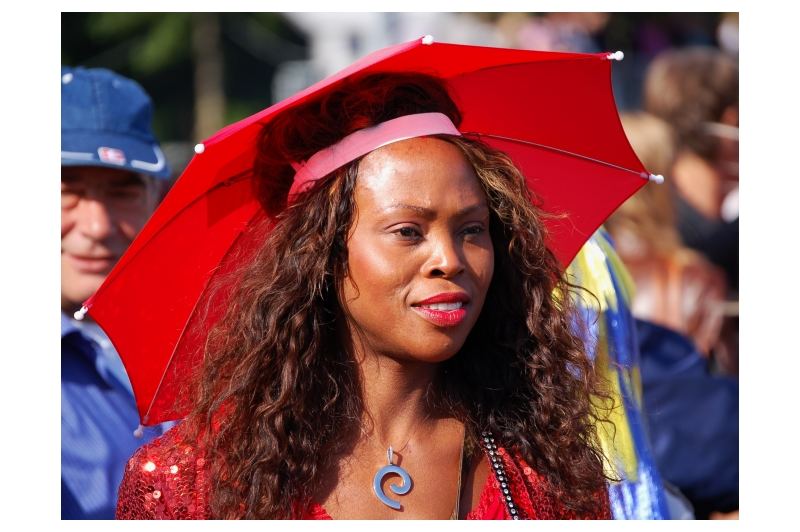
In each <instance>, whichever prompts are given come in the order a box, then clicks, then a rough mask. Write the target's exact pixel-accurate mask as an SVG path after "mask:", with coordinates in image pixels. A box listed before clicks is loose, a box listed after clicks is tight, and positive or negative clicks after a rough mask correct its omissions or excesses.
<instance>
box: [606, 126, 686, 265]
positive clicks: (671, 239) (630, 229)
mask: <svg viewBox="0 0 800 532" xmlns="http://www.w3.org/2000/svg"><path fill="white" fill-rule="evenodd" d="M621 120H622V126H623V128H624V129H625V134H626V135H627V136H628V140H629V141H630V143H631V147H632V148H633V151H634V152H636V155H637V156H638V157H639V160H641V161H642V164H643V165H644V167H645V168H646V169H647V170H648V171H650V172H652V173H654V174H661V175H664V176H666V177H667V182H665V183H664V184H662V185H656V184H654V183H648V184H647V185H645V186H644V187H643V188H642V189H641V190H639V191H638V192H637V193H636V194H634V195H633V196H631V197H630V198H629V199H628V200H627V201H626V202H625V203H623V204H622V205H621V206H620V207H619V209H617V211H616V212H614V214H613V215H611V217H610V218H609V219H608V220H607V222H606V228H607V229H608V231H609V232H610V233H611V234H612V236H614V238H615V240H617V245H618V246H619V247H620V251H621V254H627V253H626V251H628V250H627V249H626V246H628V245H629V243H630V242H632V241H635V244H636V245H637V246H639V247H640V250H639V251H638V252H637V253H642V254H655V255H659V256H665V255H670V254H672V253H673V252H675V251H676V250H677V249H678V248H679V247H680V246H681V239H680V236H679V234H678V231H677V230H676V229H675V212H674V207H673V194H674V191H673V190H672V186H671V185H670V184H669V173H670V169H671V167H672V162H673V160H674V159H675V152H676V143H675V137H674V133H673V131H672V129H671V128H670V127H669V125H668V124H667V123H666V122H664V121H663V120H661V119H660V118H657V117H655V116H654V115H651V114H649V113H646V112H643V111H639V112H631V113H623V114H622V115H621Z"/></svg>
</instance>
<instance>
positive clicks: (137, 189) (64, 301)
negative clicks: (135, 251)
mask: <svg viewBox="0 0 800 532" xmlns="http://www.w3.org/2000/svg"><path fill="white" fill-rule="evenodd" d="M157 201H158V195H157V191H156V186H155V183H154V182H153V181H152V179H151V178H145V177H143V176H140V175H138V174H135V173H133V172H128V171H124V170H116V169H113V168H102V167H93V166H71V167H70V166H63V167H61V309H62V310H64V311H66V312H69V313H71V312H72V311H74V310H77V309H78V308H79V307H80V305H81V303H82V302H83V301H85V300H86V299H87V298H88V297H89V296H91V295H92V294H93V293H94V292H95V290H97V289H98V288H99V287H100V285H101V284H102V283H103V281H104V280H105V278H106V275H108V273H109V272H110V271H111V269H112V268H113V267H114V265H115V264H116V263H117V260H119V258H120V256H121V255H122V254H123V253H124V252H125V250H126V249H127V248H128V246H129V245H130V243H131V242H132V241H133V239H134V237H135V236H136V235H137V233H138V232H139V230H140V229H141V228H142V226H144V223H145V222H146V221H147V219H148V218H149V217H150V214H151V213H152V212H153V210H154V209H155V207H156V203H157Z"/></svg>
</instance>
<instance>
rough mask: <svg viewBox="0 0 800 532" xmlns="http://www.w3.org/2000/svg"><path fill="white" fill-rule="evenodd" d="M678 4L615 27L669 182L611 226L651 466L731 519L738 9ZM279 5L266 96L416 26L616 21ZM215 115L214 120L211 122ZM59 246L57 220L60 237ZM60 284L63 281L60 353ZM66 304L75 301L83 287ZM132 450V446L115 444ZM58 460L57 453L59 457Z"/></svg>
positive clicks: (537, 40) (173, 147)
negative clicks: (287, 49)
mask: <svg viewBox="0 0 800 532" xmlns="http://www.w3.org/2000/svg"><path fill="white" fill-rule="evenodd" d="M688 15H690V16H685V17H683V18H681V17H680V16H675V17H674V18H668V20H667V22H666V23H662V24H656V23H653V22H651V21H647V20H645V21H643V22H642V23H640V24H637V25H636V27H635V28H633V29H630V28H628V29H627V30H626V31H625V35H626V36H628V37H627V38H628V39H629V44H630V47H631V48H630V49H623V51H624V52H625V53H626V58H625V60H624V61H622V63H619V64H615V65H614V67H613V68H614V71H615V75H614V87H615V92H616V94H617V98H618V102H617V103H618V107H619V108H620V110H621V111H622V112H621V120H622V125H623V127H624V129H625V132H626V134H627V136H628V138H629V140H630V143H631V146H632V147H633V149H634V151H635V152H636V154H637V155H638V157H639V159H640V160H641V162H642V163H643V165H644V167H645V168H646V169H647V170H648V171H650V172H651V173H654V174H660V175H663V176H664V177H665V181H664V183H663V184H662V185H655V184H652V183H651V184H648V185H647V186H645V187H644V188H643V189H642V190H641V191H640V192H638V193H637V194H635V195H634V196H633V197H631V198H630V199H629V200H628V201H627V202H625V203H624V204H623V205H622V206H621V207H620V208H619V210H618V211H617V212H615V214H614V215H613V216H612V217H611V218H610V219H609V220H608V221H607V223H606V224H605V228H606V230H607V231H608V233H609V235H610V240H611V242H612V243H613V246H614V248H615V249H616V253H617V254H618V255H619V257H620V258H621V260H622V263H623V264H624V266H625V269H626V270H627V273H628V274H629V275H630V278H631V279H632V281H633V285H634V287H635V289H634V293H633V296H632V299H631V310H632V313H633V316H634V317H635V318H636V320H637V321H636V323H637V327H636V334H637V347H638V349H639V357H640V358H639V365H640V367H641V380H642V395H643V409H642V410H643V414H644V417H645V422H646V425H647V430H648V434H649V439H650V444H651V447H652V448H651V450H652V453H653V455H654V458H655V462H656V464H657V467H658V469H659V471H660V473H661V475H662V477H663V479H664V482H665V483H666V484H667V485H668V486H669V487H670V489H674V490H675V492H677V493H678V494H679V497H680V498H681V499H682V500H683V501H684V503H685V504H684V506H683V507H684V509H685V512H684V513H683V514H682V515H683V516H684V517H696V518H708V517H712V518H725V517H737V516H738V459H739V456H738V361H739V349H738V344H739V342H738V330H739V322H738V287H739V282H738V275H739V272H738V261H739V258H738V254H739V244H738V242H739V212H738V183H739V175H738V125H739V119H738V106H739V91H738V86H739V83H738V81H739V80H738V15H737V14H735V13H733V14H716V15H714V16H711V17H709V16H706V17H703V16H700V15H698V14H688ZM282 16H283V17H284V23H285V24H287V25H289V26H291V27H292V28H294V30H295V31H297V32H299V33H301V34H302V35H303V38H304V41H305V42H306V53H305V54H302V55H304V57H302V58H293V59H292V60H289V61H282V62H279V63H277V65H276V68H275V69H274V73H273V75H272V78H271V87H270V91H271V100H272V102H276V101H280V100H281V99H283V98H285V97H288V96H290V95H292V94H294V93H295V92H297V91H298V90H301V89H303V88H305V87H306V86H308V85H310V84H311V83H314V82H316V81H318V80H320V79H322V78H323V77H325V76H327V75H330V74H332V73H334V72H336V71H338V70H340V69H342V68H344V67H346V66H347V65H349V64H350V63H352V62H353V61H355V60H356V59H358V58H360V57H362V56H364V55H366V54H367V53H369V52H371V51H374V50H377V49H379V48H382V47H384V46H388V45H391V44H395V43H397V42H401V41H406V40H411V39H414V38H417V37H419V36H421V35H425V34H431V35H433V36H434V37H435V39H436V40H437V41H445V42H458V43H463V44H479V45H488V46H503V47H514V48H523V49H537V50H556V51H558V50H561V51H572V52H600V51H614V50H615V49H617V48H613V49H609V48H607V46H608V44H609V43H617V42H619V40H616V41H615V40H614V35H615V33H614V32H615V31H621V30H619V26H620V24H621V22H620V20H621V19H619V18H618V17H617V18H615V16H614V15H613V14H607V13H549V14H526V13H485V14H474V13H341V14H319V13H284V14H282ZM626 20H628V22H630V19H626ZM709 21H711V23H709ZM91 66H103V65H98V64H94V65H91ZM110 66H114V65H110ZM62 82H63V80H62ZM268 103H269V102H268ZM160 105H162V104H161V102H160V101H159V100H158V98H155V107H156V108H158V107H159V106H160ZM216 125H222V124H213V123H212V125H211V126H207V127H211V128H213V127H215V126H216ZM62 127H63V126H62ZM195 131H196V132H197V133H196V134H197V135H203V134H208V133H210V131H205V132H203V131H202V130H198V129H197V128H195ZM172 140H178V141H177V142H167V143H164V144H163V147H164V152H165V153H166V159H167V160H168V161H169V163H170V164H169V166H170V167H171V168H172V175H171V177H172V179H173V180H174V179H176V178H177V177H178V176H179V175H180V173H181V171H182V169H183V168H184V167H185V165H186V164H187V163H188V161H189V159H190V158H191V155H192V153H191V149H190V147H191V146H192V145H193V144H194V142H196V141H199V140H201V139H200V138H194V139H188V138H187V139H172ZM62 150H63V147H62ZM112 155H113V154H112ZM62 160H63V152H62ZM62 165H63V163H62ZM64 175H65V174H64V172H63V171H62V190H63V188H64V185H63V183H64ZM71 179H72V178H71ZM92 179H93V180H94V181H93V183H94V182H96V181H98V179H99V178H98V177H97V176H93V177H92ZM164 189H165V190H166V187H164ZM63 197H64V196H63V192H62V224H63V219H64V218H63V213H64V200H63ZM63 241H64V229H63V227H62V248H63ZM65 282H67V283H69V279H67V280H66V281H65V277H64V275H63V273H62V285H64V283H65ZM63 292H64V288H63V286H62V358H63V350H64V347H63V342H64V340H63V338H64V319H65V318H64V314H63V313H64V311H65V307H64V304H63V302H64V295H63ZM80 297H84V294H83V293H81V294H80ZM72 299H73V300H74V301H72V305H73V306H74V304H75V303H76V302H77V301H78V300H79V297H78V296H75V297H74V298H72ZM70 330H71V329H70ZM93 334H101V331H100V332H97V331H93ZM107 347H108V346H107ZM62 364H63V360H62ZM123 371H124V370H123ZM62 381H63V374H62ZM62 390H63V384H62ZM62 401H63V392H62ZM127 418H128V419H135V411H133V410H130V409H129V411H128V412H127ZM62 426H63V411H62ZM62 432H63V428H62ZM127 440H130V438H127ZM135 445H138V442H133V441H128V443H127V447H126V448H125V450H124V453H123V454H125V453H128V452H129V450H130V448H133V446H135ZM63 456H64V455H63V450H62V468H63V467H64V465H63V462H64V458H63ZM63 489H64V477H63V474H62V492H63ZM64 504H65V503H64V499H63V497H62V505H64ZM70 504H72V505H74V506H80V504H79V502H78V501H72V502H70ZM62 515H63V508H62Z"/></svg>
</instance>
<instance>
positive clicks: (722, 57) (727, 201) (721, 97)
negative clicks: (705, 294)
mask: <svg viewBox="0 0 800 532" xmlns="http://www.w3.org/2000/svg"><path fill="white" fill-rule="evenodd" d="M644 108H645V110H646V111H648V112H650V113H652V114H654V115H655V116H658V117H659V118H661V119H663V120H664V121H666V122H667V123H668V124H669V125H670V126H671V127H672V128H673V129H674V131H675V133H676V139H677V147H676V155H675V161H674V163H673V164H672V166H671V169H670V171H669V172H668V174H667V175H669V177H670V178H671V179H672V181H673V183H674V184H675V189H676V192H677V194H676V195H675V204H676V209H677V210H676V213H677V227H678V231H679V233H680V235H681V239H682V240H683V242H684V244H686V245H687V246H688V247H691V248H693V249H696V250H698V251H700V252H702V253H703V254H704V255H705V256H706V257H707V258H708V259H709V260H711V261H712V262H713V263H715V264H717V265H718V266H720V267H721V268H723V269H724V270H725V273H726V276H727V281H728V284H729V287H730V288H731V289H733V290H738V286H739V217H738V183H739V168H738V161H739V145H738V135H739V133H738V131H739V67H738V64H737V62H736V60H735V59H733V58H731V57H730V56H728V55H727V54H725V53H724V52H722V51H720V50H718V49H716V48H711V47H690V48H685V49H678V50H669V51H666V52H663V53H661V54H659V55H658V56H657V57H656V58H655V59H654V60H653V62H652V63H651V64H650V65H649V67H648V70H647V73H646V75H645V84H644Z"/></svg>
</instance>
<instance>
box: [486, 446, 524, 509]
mask: <svg viewBox="0 0 800 532" xmlns="http://www.w3.org/2000/svg"><path fill="white" fill-rule="evenodd" d="M481 445H482V446H483V448H484V449H485V451H486V454H487V455H488V456H489V460H490V461H491V464H492V470H493V471H494V476H495V478H496V479H497V483H498V484H499V485H500V491H501V492H502V494H503V502H504V503H505V504H506V509H507V510H508V515H510V516H511V519H514V520H515V521H516V520H519V511H518V510H517V505H516V504H514V499H513V497H512V496H511V485H510V484H509V481H508V475H507V474H506V469H505V466H504V465H503V459H502V458H500V455H499V454H498V452H497V445H496V444H495V443H494V436H493V435H492V433H491V432H490V431H483V432H481Z"/></svg>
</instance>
